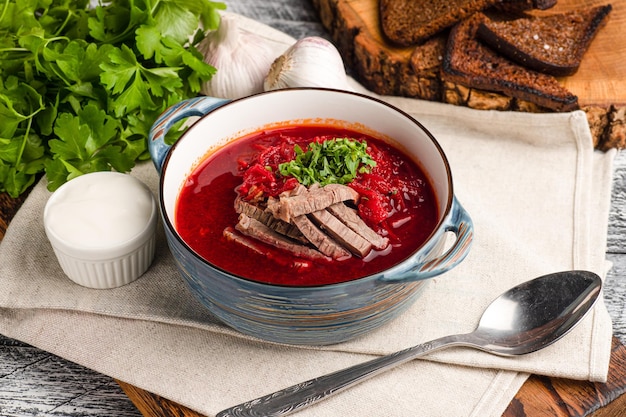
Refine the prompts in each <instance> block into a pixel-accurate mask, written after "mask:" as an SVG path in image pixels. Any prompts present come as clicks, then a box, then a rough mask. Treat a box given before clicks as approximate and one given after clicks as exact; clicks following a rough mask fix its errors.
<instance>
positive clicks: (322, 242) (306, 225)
mask: <svg viewBox="0 0 626 417" xmlns="http://www.w3.org/2000/svg"><path fill="white" fill-rule="evenodd" d="M293 223H294V224H295V225H296V226H298V229H300V231H301V232H302V234H303V235H304V236H306V238H307V239H308V240H309V241H310V242H311V243H312V244H313V245H314V246H315V247H316V248H317V249H318V250H319V251H320V252H322V253H323V254H324V255H326V256H330V257H331V258H332V259H343V258H347V257H349V256H350V252H348V251H347V250H346V249H345V248H344V247H343V246H341V245H340V244H339V243H337V242H335V241H334V240H333V239H332V238H331V237H330V236H328V235H327V234H326V233H324V232H323V231H321V230H320V229H319V228H318V227H317V226H316V225H315V224H314V223H313V222H312V221H311V220H310V219H309V218H308V217H307V216H306V215H304V214H303V215H301V216H298V217H294V218H293Z"/></svg>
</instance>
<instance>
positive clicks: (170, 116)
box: [148, 96, 230, 173]
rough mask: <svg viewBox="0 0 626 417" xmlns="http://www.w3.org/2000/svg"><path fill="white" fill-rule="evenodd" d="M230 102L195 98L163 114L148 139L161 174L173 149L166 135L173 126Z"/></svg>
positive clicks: (152, 155)
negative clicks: (164, 163)
mask: <svg viewBox="0 0 626 417" xmlns="http://www.w3.org/2000/svg"><path fill="white" fill-rule="evenodd" d="M228 101H230V100H227V99H223V98H216V97H208V96H202V97H194V98H190V99H187V100H183V101H181V102H179V103H177V104H174V105H173V106H170V107H169V108H168V109H167V110H165V111H164V112H163V113H161V115H160V116H159V118H158V119H157V120H156V121H155V122H154V124H153V125H152V128H151V129H150V135H149V137H148V151H149V152H150V157H151V158H152V162H153V163H154V166H155V167H156V169H157V171H158V172H159V173H161V168H162V167H163V161H164V160H165V157H166V156H167V153H168V152H169V150H170V148H171V147H172V146H171V145H168V144H166V143H165V135H166V133H167V132H168V131H169V130H170V129H171V128H172V126H173V125H174V124H175V123H176V122H178V121H180V120H182V119H185V118H187V117H191V116H204V115H205V114H207V113H208V112H210V111H211V110H213V109H215V108H217V107H219V106H221V105H223V104H226V103H227V102H228Z"/></svg>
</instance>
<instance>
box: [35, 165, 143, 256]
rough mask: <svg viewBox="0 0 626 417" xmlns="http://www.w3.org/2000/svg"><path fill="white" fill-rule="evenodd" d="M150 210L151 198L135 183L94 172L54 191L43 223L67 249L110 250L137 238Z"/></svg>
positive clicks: (124, 177) (110, 174) (129, 177)
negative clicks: (68, 246)
mask: <svg viewBox="0 0 626 417" xmlns="http://www.w3.org/2000/svg"><path fill="white" fill-rule="evenodd" d="M153 210H154V204H153V198H152V194H151V192H150V190H149V189H148V188H147V187H146V186H145V185H144V184H143V183H141V182H140V181H139V180H137V179H136V178H134V177H131V176H130V175H125V174H120V173H115V172H98V173H94V174H87V175H82V176H80V177H78V178H75V179H73V180H71V181H70V182H68V183H66V184H65V185H64V186H63V187H61V188H60V189H59V190H57V192H56V193H55V194H54V197H53V198H52V199H51V201H50V204H49V205H48V207H47V211H46V217H45V221H46V224H47V225H48V228H49V229H50V231H51V232H52V233H54V234H55V235H56V236H57V237H58V238H59V239H61V240H63V241H65V242H66V243H67V244H68V245H76V246H79V247H82V248H84V249H88V248H110V247H113V246H117V245H120V244H123V243H125V242H127V241H129V240H131V239H133V238H135V237H136V236H138V235H139V234H140V233H141V232H142V231H143V230H144V229H145V228H146V226H147V225H148V222H149V220H150V217H151V216H152V214H153Z"/></svg>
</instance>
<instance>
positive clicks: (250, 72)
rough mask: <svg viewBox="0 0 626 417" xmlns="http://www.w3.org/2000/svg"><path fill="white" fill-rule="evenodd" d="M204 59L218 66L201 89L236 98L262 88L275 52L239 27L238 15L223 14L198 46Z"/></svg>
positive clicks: (215, 95)
mask: <svg viewBox="0 0 626 417" xmlns="http://www.w3.org/2000/svg"><path fill="white" fill-rule="evenodd" d="M198 50H199V51H200V52H201V53H202V54H203V55H204V61H205V62H206V63H207V64H209V65H212V66H213V67H215V68H216V69H217V72H216V73H215V75H213V77H212V78H211V79H210V80H209V81H208V82H206V83H205V84H204V85H203V86H202V89H201V93H202V94H204V95H208V96H212V97H219V98H228V99H236V98H240V97H245V96H249V95H251V94H255V93H259V92H261V91H263V79H264V77H265V76H266V75H267V73H268V71H269V68H270V66H271V65H272V62H273V61H274V58H275V57H276V55H277V54H276V53H275V52H273V50H272V48H271V47H270V46H269V45H268V44H267V43H266V42H265V41H264V40H263V38H261V37H260V36H257V35H256V34H254V33H250V32H247V31H245V30H243V29H241V28H240V27H239V23H238V20H237V17H236V16H235V15H228V14H226V15H222V16H221V19H220V25H219V27H218V29H217V30H215V31H213V32H210V33H208V34H207V36H206V37H205V38H204V39H203V40H202V42H200V44H199V45H198Z"/></svg>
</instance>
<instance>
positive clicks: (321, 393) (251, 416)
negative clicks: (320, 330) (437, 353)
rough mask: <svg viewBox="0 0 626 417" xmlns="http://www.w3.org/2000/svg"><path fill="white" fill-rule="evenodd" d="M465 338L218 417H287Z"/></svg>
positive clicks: (319, 380)
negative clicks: (286, 416)
mask: <svg viewBox="0 0 626 417" xmlns="http://www.w3.org/2000/svg"><path fill="white" fill-rule="evenodd" d="M464 337H465V335H452V336H445V337H442V338H439V339H435V340H432V341H430V342H426V343H422V344H421V345H417V346H413V347H410V348H407V349H404V350H401V351H398V352H395V353H392V354H390V355H386V356H381V357H379V358H376V359H372V360H370V361H368V362H363V363H360V364H357V365H354V366H351V367H349V368H345V369H342V370H339V371H336V372H333V373H331V374H327V375H324V376H320V377H317V378H314V379H310V380H308V381H306V382H301V383H299V384H296V385H292V386H291V387H289V388H285V389H282V390H280V391H277V392H275V393H273V394H269V395H265V396H263V397H259V398H257V399H254V400H251V401H247V402H245V403H241V404H239V405H236V406H234V407H231V408H228V409H226V410H223V411H220V412H219V413H218V414H217V416H216V417H260V416H264V417H275V416H285V415H287V414H289V413H291V412H294V411H298V410H300V409H302V408H304V407H307V406H309V405H311V404H313V403H316V402H318V401H321V400H323V399H326V398H328V397H330V396H331V395H333V394H337V393H338V392H341V391H343V390H345V389H347V388H349V387H351V386H353V385H355V384H358V383H359V382H362V381H365V380H366V379H369V378H371V377H373V376H375V375H378V374H380V373H382V372H385V371H387V370H389V369H391V368H394V367H396V366H398V365H401V364H403V363H405V362H408V361H410V360H412V359H415V358H417V357H418V356H422V355H424V354H426V353H428V352H432V351H434V350H438V349H442V348H444V347H449V346H452V345H461V344H463V340H464Z"/></svg>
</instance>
